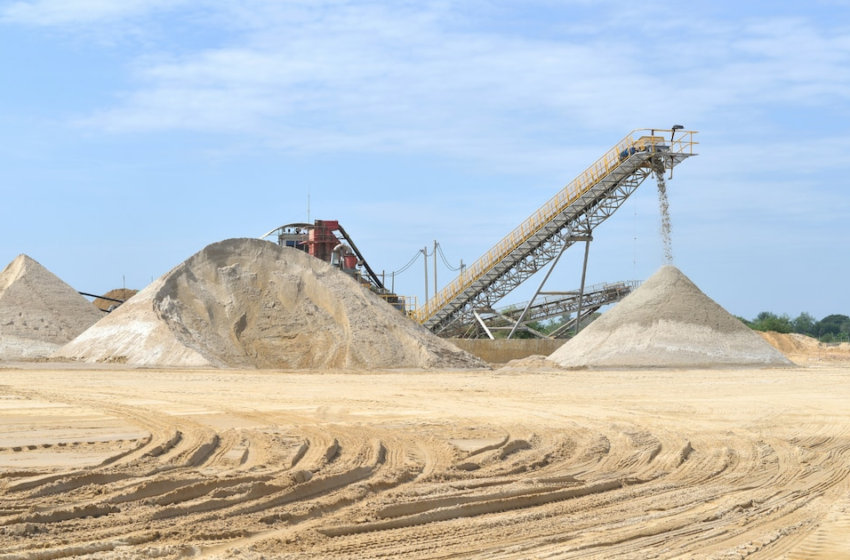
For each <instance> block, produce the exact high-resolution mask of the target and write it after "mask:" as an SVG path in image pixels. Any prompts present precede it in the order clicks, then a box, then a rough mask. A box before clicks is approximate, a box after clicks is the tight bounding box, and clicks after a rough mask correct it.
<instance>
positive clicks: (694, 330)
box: [549, 265, 791, 368]
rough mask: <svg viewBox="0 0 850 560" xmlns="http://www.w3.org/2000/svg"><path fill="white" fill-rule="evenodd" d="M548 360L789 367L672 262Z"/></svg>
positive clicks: (568, 363) (616, 365) (618, 365)
mask: <svg viewBox="0 0 850 560" xmlns="http://www.w3.org/2000/svg"><path fill="white" fill-rule="evenodd" d="M549 359H550V360H552V361H554V362H557V363H559V364H560V365H562V366H564V367H583V366H587V367H599V368H604V367H613V368H625V367H711V366H786V365H791V362H790V361H789V360H788V359H786V358H785V356H783V355H782V354H781V353H780V352H779V351H778V350H776V349H775V348H774V347H773V346H771V345H770V344H768V343H767V342H765V341H764V339H762V338H761V337H760V336H759V335H758V334H757V333H755V332H753V331H752V330H751V329H750V328H749V327H747V326H746V325H744V324H743V323H742V322H741V321H739V320H738V319H736V318H735V317H734V316H732V315H730V314H729V313H728V312H727V311H726V310H725V309H723V308H722V307H720V305H718V304H717V303H715V302H714V301H713V300H712V299H711V298H709V297H708V296H706V295H705V294H704V293H702V291H700V289H699V288H697V287H696V286H695V285H694V283H693V282H691V281H690V279H688V277H687V276H685V275H684V274H682V272H680V271H679V269H678V268H676V267H674V266H670V265H667V266H663V267H661V269H660V270H659V271H658V272H656V273H655V274H654V275H653V276H652V277H651V278H649V280H647V281H646V282H644V283H643V284H642V285H641V287H640V288H638V289H637V290H635V291H634V292H633V293H632V294H630V295H629V296H628V297H626V298H625V299H623V301H621V302H620V303H619V304H617V305H616V306H615V307H614V308H613V309H611V310H610V311H608V312H607V313H604V314H603V315H602V316H601V317H600V318H599V319H597V320H596V321H594V322H593V323H591V324H590V325H589V326H588V327H587V328H586V329H584V330H583V331H581V332H580V333H579V334H578V335H577V336H576V337H575V338H573V339H572V340H570V341H569V342H567V343H566V344H564V345H563V346H561V347H560V348H559V349H558V350H556V351H555V352H554V353H553V354H552V355H551V356H549Z"/></svg>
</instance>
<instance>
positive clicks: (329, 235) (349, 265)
mask: <svg viewBox="0 0 850 560" xmlns="http://www.w3.org/2000/svg"><path fill="white" fill-rule="evenodd" d="M272 235H277V243H278V245H280V246H281V247H291V248H293V249H297V250H299V251H304V252H305V253H308V254H309V255H312V256H313V257H316V258H317V259H320V260H323V261H325V262H327V263H329V264H330V265H331V266H334V267H337V268H339V269H340V270H342V271H343V272H344V273H346V274H348V275H349V276H351V277H352V278H354V279H356V280H357V281H358V282H360V283H361V284H362V285H363V286H364V287H367V288H369V289H370V290H371V291H373V292H375V293H376V294H378V295H379V296H381V297H382V298H383V299H385V300H386V301H387V302H388V303H389V304H390V305H392V306H393V307H396V308H397V309H400V310H402V311H405V312H408V311H409V309H408V307H409V304H408V303H407V301H406V298H404V297H402V296H397V295H396V294H393V293H392V292H390V291H389V290H387V289H386V287H385V286H384V282H383V279H381V278H380V277H379V276H378V275H377V274H376V273H375V271H374V270H372V267H370V266H369V263H367V262H366V259H365V258H364V257H363V254H362V253H361V252H360V249H358V248H357V245H355V243H354V240H353V239H352V238H351V236H350V235H349V234H348V232H346V231H345V228H343V227H342V226H341V225H340V223H339V221H337V220H316V221H315V222H313V223H312V224H310V223H303V222H298V223H292V224H285V225H282V226H280V227H277V228H275V229H273V230H271V231H269V232H268V233H266V234H265V235H263V236H261V237H260V239H265V238H267V237H270V236H272Z"/></svg>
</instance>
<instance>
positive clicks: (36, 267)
mask: <svg viewBox="0 0 850 560" xmlns="http://www.w3.org/2000/svg"><path fill="white" fill-rule="evenodd" d="M102 314H103V313H102V312H101V311H98V310H97V309H96V308H95V307H94V306H93V305H92V304H91V303H89V301H88V300H87V299H86V298H84V297H83V296H81V295H80V294H78V293H77V291H76V290H74V288H72V287H71V286H69V285H68V284H66V283H65V282H63V281H62V280H60V279H59V278H58V277H57V276H56V275H54V274H53V273H52V272H50V271H49V270H47V269H46V268H44V267H43V266H41V265H40V264H39V263H37V262H36V261H34V260H33V259H31V258H29V257H28V256H26V255H19V256H18V257H17V258H15V260H13V261H12V262H11V263H9V265H8V266H7V267H6V268H5V269H3V272H0V359H3V360H20V359H32V358H45V357H47V356H49V355H50V354H52V353H53V352H54V351H56V349H57V348H59V347H61V346H62V345H63V344H65V343H67V342H68V341H70V340H73V339H74V338H75V337H76V336H77V335H79V334H80V333H81V332H83V331H84V330H86V329H87V328H89V327H90V326H92V325H93V324H94V323H95V322H97V320H98V319H100V318H101V315H102Z"/></svg>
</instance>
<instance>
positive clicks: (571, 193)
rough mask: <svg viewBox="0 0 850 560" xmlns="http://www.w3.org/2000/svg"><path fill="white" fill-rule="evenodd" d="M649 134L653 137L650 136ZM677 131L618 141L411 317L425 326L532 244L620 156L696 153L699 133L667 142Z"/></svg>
mask: <svg viewBox="0 0 850 560" xmlns="http://www.w3.org/2000/svg"><path fill="white" fill-rule="evenodd" d="M647 132H649V134H646V133H647ZM673 132H674V131H673V130H662V129H658V128H656V129H651V130H650V129H648V128H644V129H638V130H633V131H632V132H631V133H629V135H628V136H626V137H625V138H623V139H622V140H621V141H620V142H618V143H617V145H616V146H614V147H613V148H611V149H610V150H608V152H607V153H606V154H605V155H604V156H602V157H601V158H599V159H598V160H596V162H595V163H594V164H593V165H591V166H590V167H588V168H587V169H586V170H585V171H584V173H582V174H581V175H579V176H578V177H576V178H575V179H573V181H572V182H570V183H569V184H568V185H567V186H566V187H564V188H563V189H562V190H561V191H560V192H559V193H558V194H556V195H555V196H554V197H552V198H551V199H550V200H549V201H548V202H547V203H546V204H544V205H543V206H541V207H540V209H538V210H537V211H536V212H535V213H534V214H532V215H531V216H529V218H528V219H526V220H525V221H524V222H522V224H520V225H519V227H518V228H516V229H515V230H514V231H512V232H511V233H509V234H508V235H507V236H506V237H505V238H504V239H502V240H501V241H499V242H498V243H496V245H494V246H493V247H492V248H491V249H490V250H489V251H487V252H486V253H485V254H484V255H483V256H482V257H481V258H479V259H478V260H477V261H475V262H474V263H472V264H471V265H470V266H468V267H467V268H466V269H465V270H464V271H463V274H461V275H460V276H458V277H457V278H455V279H454V281H452V282H451V283H450V284H448V285H447V286H446V287H444V288H443V289H442V290H440V292H439V293H437V294H436V295H435V296H434V297H432V298H431V299H429V300H428V301H427V302H425V304H424V305H423V306H422V307H420V308H419V309H417V310H416V311H415V312H414V313H412V314H411V317H412V318H414V319H415V320H416V321H418V322H419V323H424V322H425V321H427V320H428V319H430V318H431V317H432V316H433V315H434V314H436V313H437V312H438V311H439V310H440V309H442V308H443V307H444V306H445V305H446V304H447V303H449V302H450V301H452V300H453V299H455V298H456V297H457V296H458V295H460V294H461V293H462V292H463V291H464V290H466V289H467V288H469V287H470V286H471V285H472V284H473V283H475V282H476V281H477V280H479V279H480V278H481V277H482V276H484V274H486V273H487V272H489V271H490V270H492V269H493V267H494V266H496V265H497V264H499V263H500V262H501V261H502V260H503V259H505V257H507V256H508V255H510V254H511V253H512V252H513V251H515V250H516V249H517V248H518V247H519V246H520V245H522V244H523V243H525V242H526V241H528V240H529V239H530V238H531V237H532V236H533V235H534V234H535V233H537V232H538V231H539V230H540V229H541V228H542V227H544V226H545V225H546V224H548V223H549V222H551V221H552V220H553V219H554V218H555V217H556V216H557V215H558V214H560V213H561V212H563V211H564V210H565V209H566V208H567V207H568V206H569V205H570V204H572V203H573V202H575V201H576V200H577V199H578V198H579V197H580V196H581V195H583V194H584V193H586V192H587V191H589V190H590V189H591V188H592V187H593V186H594V185H596V184H597V183H599V182H600V181H601V180H602V179H604V178H605V177H606V176H607V175H608V174H610V173H611V172H612V171H614V170H615V169H616V168H617V167H619V166H620V164H621V163H622V162H621V160H620V154H622V153H623V152H626V153H630V150H631V149H632V148H634V150H635V151H652V150H653V147H654V146H656V145H659V144H664V145H665V146H667V149H666V150H664V153H665V154H668V155H669V154H680V153H681V154H693V153H694V151H693V150H694V146H695V145H697V144H698V142H696V141H694V134H696V131H691V130H677V131H675V132H676V135H677V136H678V138H675V139H674V140H672V141H669V140H667V138H668V137H670V138H672V137H673ZM658 134H660V136H659V135H658Z"/></svg>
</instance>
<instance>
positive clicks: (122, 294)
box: [92, 288, 139, 311]
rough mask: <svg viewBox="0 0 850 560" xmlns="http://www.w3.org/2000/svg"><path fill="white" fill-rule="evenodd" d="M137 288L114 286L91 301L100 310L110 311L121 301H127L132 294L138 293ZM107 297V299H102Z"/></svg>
mask: <svg viewBox="0 0 850 560" xmlns="http://www.w3.org/2000/svg"><path fill="white" fill-rule="evenodd" d="M138 293H139V290H130V289H128V288H115V289H114V290H109V291H108V292H106V293H105V294H103V295H102V296H100V297H99V298H95V299H94V301H92V303H93V304H94V306H95V307H97V308H98V309H100V310H101V311H112V310H113V309H115V308H117V307H118V306H119V305H121V302H124V301H127V300H128V299H130V298H131V297H133V296H134V295H136V294H138ZM103 298H109V299H103ZM115 299H118V300H121V301H112V300H115Z"/></svg>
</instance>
